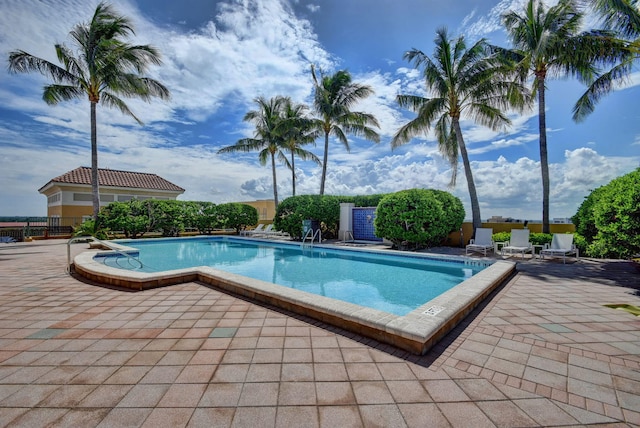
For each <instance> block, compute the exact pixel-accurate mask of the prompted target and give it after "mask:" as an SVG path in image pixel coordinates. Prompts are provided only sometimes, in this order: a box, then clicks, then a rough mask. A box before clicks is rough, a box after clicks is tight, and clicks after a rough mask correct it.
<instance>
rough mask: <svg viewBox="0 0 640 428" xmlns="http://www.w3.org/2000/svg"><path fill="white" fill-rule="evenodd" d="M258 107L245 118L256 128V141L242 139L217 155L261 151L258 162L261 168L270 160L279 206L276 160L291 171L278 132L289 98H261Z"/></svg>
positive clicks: (275, 197) (274, 194) (257, 99)
mask: <svg viewBox="0 0 640 428" xmlns="http://www.w3.org/2000/svg"><path fill="white" fill-rule="evenodd" d="M254 101H255V103H256V104H257V105H258V109H257V110H251V111H249V112H247V114H245V115H244V118H243V120H244V121H245V122H251V123H253V124H254V126H255V132H254V138H242V139H240V140H238V142H236V144H234V145H232V146H227V147H224V148H222V149H220V150H218V153H220V154H222V153H237V152H245V153H247V152H253V151H257V150H259V151H260V152H259V153H258V159H259V160H260V164H261V165H266V163H267V159H271V173H272V176H273V199H274V201H275V205H276V207H277V206H278V182H277V178H276V156H277V157H278V160H279V161H280V162H282V163H284V164H285V165H287V166H288V167H290V164H289V160H288V159H287V155H286V153H285V152H284V150H286V149H287V147H285V145H284V140H283V138H282V136H281V134H280V132H279V128H280V126H281V122H282V113H283V111H284V108H285V106H286V104H287V103H288V102H290V101H289V99H288V98H286V97H282V96H276V97H273V98H271V99H268V100H267V99H266V98H264V97H258V98H256V99H254Z"/></svg>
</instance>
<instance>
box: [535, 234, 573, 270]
mask: <svg viewBox="0 0 640 428" xmlns="http://www.w3.org/2000/svg"><path fill="white" fill-rule="evenodd" d="M572 254H575V256H576V260H578V259H579V258H580V254H579V251H578V248H577V247H576V246H575V244H574V243H573V233H554V234H553V238H551V245H549V244H545V248H543V249H542V251H540V257H541V258H543V259H544V256H550V257H562V263H566V258H567V256H570V255H572Z"/></svg>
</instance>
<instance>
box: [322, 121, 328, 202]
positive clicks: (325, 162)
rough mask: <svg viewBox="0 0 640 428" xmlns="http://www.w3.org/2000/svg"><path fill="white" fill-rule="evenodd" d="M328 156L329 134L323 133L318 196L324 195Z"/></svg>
mask: <svg viewBox="0 0 640 428" xmlns="http://www.w3.org/2000/svg"><path fill="white" fill-rule="evenodd" d="M328 155H329V133H328V132H326V131H325V133H324V156H323V158H322V178H321V179H320V196H322V195H324V181H325V179H326V178H327V157H328Z"/></svg>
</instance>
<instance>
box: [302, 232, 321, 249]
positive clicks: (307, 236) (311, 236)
mask: <svg viewBox="0 0 640 428" xmlns="http://www.w3.org/2000/svg"><path fill="white" fill-rule="evenodd" d="M316 237H317V238H318V244H322V231H321V230H320V229H316V230H313V229H309V230H307V233H305V234H304V238H302V243H301V244H300V246H301V247H304V246H305V245H307V246H311V247H313V242H314V241H315V240H316ZM307 239H308V240H309V243H307Z"/></svg>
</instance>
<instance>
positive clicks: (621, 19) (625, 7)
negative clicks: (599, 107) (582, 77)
mask: <svg viewBox="0 0 640 428" xmlns="http://www.w3.org/2000/svg"><path fill="white" fill-rule="evenodd" d="M587 4H588V5H590V6H591V7H592V8H593V9H595V11H596V13H597V14H598V15H600V17H601V18H602V23H603V25H604V28H605V29H606V30H609V31H612V32H613V34H615V36H616V37H613V35H611V34H607V33H603V35H605V36H607V37H609V40H610V44H611V45H610V48H611V47H613V48H614V49H615V51H616V52H617V55H618V58H617V59H616V60H615V61H616V64H615V65H614V66H613V67H612V68H611V69H610V70H608V71H606V72H604V73H602V74H601V75H599V76H598V77H597V78H596V79H595V80H594V81H593V82H592V83H591V84H590V85H589V87H588V88H587V90H586V91H585V93H584V94H583V95H582V96H581V97H580V98H579V99H578V101H577V102H576V104H575V106H574V108H573V120H575V121H576V122H581V121H583V120H584V119H585V118H586V117H587V116H588V115H589V114H591V113H592V112H593V111H594V110H595V105H596V104H597V102H598V101H599V100H600V99H601V98H602V97H603V96H605V95H607V94H609V93H610V92H611V91H613V89H614V83H616V82H621V81H624V80H625V79H626V78H627V77H628V75H629V73H631V70H632V66H633V63H634V61H636V60H637V59H638V57H639V56H640V9H639V4H638V1H637V0H587ZM617 37H619V38H617Z"/></svg>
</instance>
